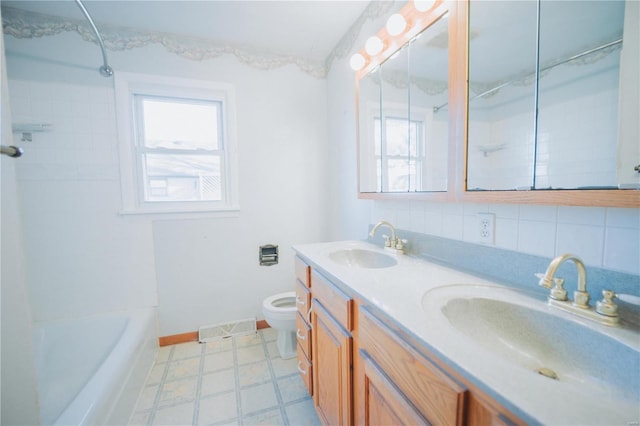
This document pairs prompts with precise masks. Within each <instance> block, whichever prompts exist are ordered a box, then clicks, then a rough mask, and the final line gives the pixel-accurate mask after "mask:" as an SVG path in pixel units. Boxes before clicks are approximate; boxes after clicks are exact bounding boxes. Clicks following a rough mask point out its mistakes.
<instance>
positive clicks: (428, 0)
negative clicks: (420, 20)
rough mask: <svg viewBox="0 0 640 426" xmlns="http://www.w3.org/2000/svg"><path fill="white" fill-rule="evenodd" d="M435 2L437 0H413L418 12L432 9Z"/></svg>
mask: <svg viewBox="0 0 640 426" xmlns="http://www.w3.org/2000/svg"><path fill="white" fill-rule="evenodd" d="M434 3H435V0H413V7H415V8H416V10H417V11H418V12H426V11H427V10H429V9H431V7H432V6H433V5H434Z"/></svg>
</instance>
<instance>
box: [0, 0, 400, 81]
mask: <svg viewBox="0 0 640 426" xmlns="http://www.w3.org/2000/svg"><path fill="white" fill-rule="evenodd" d="M393 3H394V2H393V1H380V0H374V1H371V2H370V3H369V5H368V6H367V7H366V8H365V10H364V11H363V13H362V14H361V15H360V16H359V17H358V19H356V21H355V22H354V23H353V25H352V26H351V27H350V28H349V30H347V32H346V33H345V35H344V36H343V37H342V38H341V39H340V41H339V42H338V44H337V45H336V46H335V47H334V49H333V50H332V51H331V53H330V54H329V55H328V56H327V58H326V59H325V60H324V61H318V60H314V59H311V58H305V57H302V56H299V55H293V54H282V53H277V52H274V51H269V50H266V49H263V48H257V47H255V46H240V45H232V44H229V43H222V42H219V41H216V40H213V39H206V38H198V37H191V36H183V35H179V34H173V33H167V32H160V31H146V30H138V29H135V28H130V27H118V26H113V25H106V24H100V25H99V28H100V33H101V35H102V38H103V41H104V45H105V47H106V49H107V50H111V51H124V50H131V49H136V48H140V47H144V46H147V45H150V44H159V45H162V46H163V47H164V48H165V49H166V50H167V51H168V52H170V53H173V54H176V55H178V56H180V57H182V58H185V59H189V60H193V61H204V60H207V59H213V58H217V57H219V56H221V55H224V54H228V55H233V56H235V57H236V59H237V60H238V61H240V62H241V63H243V64H245V65H248V66H250V67H253V68H257V69H260V70H271V69H274V68H280V67H283V66H285V65H289V64H293V65H296V66H297V67H298V69H300V71H302V72H304V73H306V74H309V75H311V76H313V77H315V78H318V79H322V78H326V76H327V74H328V72H329V70H330V69H331V66H332V64H333V62H334V60H336V59H341V58H344V57H346V56H347V55H348V54H349V53H350V52H351V50H352V48H353V45H354V43H355V41H356V39H357V38H358V36H359V34H360V31H361V30H362V27H363V26H364V24H365V23H366V22H367V21H368V20H371V19H376V18H378V17H380V16H382V15H384V14H386V12H387V11H388V10H389V9H390V8H391V5H392V4H393ZM2 27H3V31H4V34H6V35H11V36H13V37H15V38H21V39H30V38H39V37H46V36H53V35H56V34H60V33H62V32H76V33H78V34H79V35H80V36H81V37H82V39H83V40H85V41H88V42H92V43H96V44H97V43H98V41H97V39H96V37H95V34H94V33H93V30H92V28H91V27H90V26H89V25H88V24H87V22H86V21H84V20H81V19H74V18H65V17H59V16H53V15H47V14H41V13H36V12H30V11H25V10H21V9H16V8H12V7H6V6H2Z"/></svg>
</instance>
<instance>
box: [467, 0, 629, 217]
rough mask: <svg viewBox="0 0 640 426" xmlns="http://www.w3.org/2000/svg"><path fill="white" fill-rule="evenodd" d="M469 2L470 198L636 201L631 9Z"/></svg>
mask: <svg viewBox="0 0 640 426" xmlns="http://www.w3.org/2000/svg"><path fill="white" fill-rule="evenodd" d="M468 6H469V11H468V17H469V24H468V31H469V33H468V37H467V38H468V49H469V50H468V55H469V59H468V75H469V85H468V121H467V145H466V158H465V160H466V163H465V164H466V169H465V171H466V174H465V179H464V184H465V185H464V189H465V193H464V197H465V199H471V200H494V201H502V202H513V201H517V202H534V203H553V204H577V205H619V206H628V207H631V206H637V205H638V204H639V201H640V193H639V192H638V191H637V189H640V175H639V174H638V172H636V171H635V170H634V167H635V166H637V165H638V164H639V163H640V143H639V140H638V136H639V133H638V120H637V117H638V81H637V75H638V52H639V51H640V47H639V44H638V12H637V9H638V3H637V2H634V1H627V2H625V1H615V0H600V1H597V0H596V1H571V2H565V1H554V0H541V1H521V2H484V1H471V2H469V4H468ZM568 35H570V36H568ZM634 85H635V89H634V88H633V87H634ZM634 90H635V92H634ZM634 93H635V98H634V95H633V94H634ZM629 95H631V96H630V97H629V98H625V96H629ZM630 117H636V118H635V119H631V120H630ZM634 129H635V130H634ZM623 189H626V190H623ZM634 189H635V190H634Z"/></svg>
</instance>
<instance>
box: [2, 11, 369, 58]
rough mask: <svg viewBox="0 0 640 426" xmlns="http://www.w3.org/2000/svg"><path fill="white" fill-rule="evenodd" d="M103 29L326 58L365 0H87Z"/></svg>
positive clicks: (68, 13)
mask: <svg viewBox="0 0 640 426" xmlns="http://www.w3.org/2000/svg"><path fill="white" fill-rule="evenodd" d="M1 3H2V6H7V7H12V8H17V9H23V10H27V11H30V12H37V13H42V14H47V15H54V16H59V17H65V18H72V19H84V15H83V14H82V11H81V10H80V8H79V7H78V5H77V4H76V3H75V1H73V0H48V1H33V0H12V1H5V0H2V1H1ZM83 3H84V4H85V7H86V8H87V10H88V11H89V13H90V14H91V15H92V17H93V20H94V21H95V23H96V26H97V27H98V29H100V27H101V25H102V26H104V25H108V26H121V27H128V28H136V29H142V30H148V31H158V32H165V33H172V34H178V35H185V36H191V37H198V38H205V39H210V40H215V41H217V42H223V43H228V44H230V45H232V46H242V47H251V48H258V49H262V50H265V51H268V52H273V53H281V54H288V55H294V56H301V57H305V58H309V59H314V60H324V59H326V58H327V57H328V56H329V54H330V53H331V52H332V50H333V49H334V48H335V47H336V45H337V44H338V43H339V41H340V40H341V38H342V37H343V36H344V35H345V33H347V32H348V30H349V29H350V28H351V26H352V25H353V23H354V22H355V21H356V20H357V19H358V17H359V16H360V15H361V14H362V13H363V11H364V10H365V8H366V7H367V6H368V4H369V2H368V1H365V0H313V1H304V0H297V1H281V0H280V1H271V0H266V1H264V0H263V1H248V0H231V1H217V0H201V1H190V0H126V1H118V0H85V1H84V2H83Z"/></svg>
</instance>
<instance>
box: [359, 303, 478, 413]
mask: <svg viewBox="0 0 640 426" xmlns="http://www.w3.org/2000/svg"><path fill="white" fill-rule="evenodd" d="M358 321H359V324H358V333H359V334H358V336H359V338H360V349H361V350H362V351H366V353H368V354H369V356H370V357H371V358H372V359H373V360H375V363H376V364H377V365H378V366H379V368H380V369H381V370H382V371H384V374H385V375H386V376H387V377H389V379H390V380H391V381H392V382H393V383H394V385H395V386H396V387H397V389H398V390H399V391H400V392H402V394H403V395H404V396H405V397H406V399H407V400H408V401H411V402H412V404H414V405H415V407H416V408H417V410H418V412H419V413H420V414H421V415H423V416H424V417H425V418H426V419H427V420H428V421H429V423H431V424H438V425H460V424H462V421H463V410H464V405H465V398H466V397H467V389H466V388H465V387H464V386H462V385H460V384H459V383H457V382H456V381H454V380H453V379H451V378H450V377H449V376H447V375H446V374H445V373H444V372H443V371H442V370H440V369H439V368H438V367H437V366H436V365H434V364H433V363H432V362H431V361H430V360H429V359H428V358H426V357H425V356H424V355H422V354H420V353H418V352H417V351H416V350H415V349H413V348H412V347H411V346H410V345H409V344H407V343H406V342H404V341H403V340H402V339H401V338H400V337H398V336H397V335H396V334H395V333H394V332H393V331H391V330H389V329H388V328H387V327H386V326H385V325H384V324H383V323H382V322H380V321H379V320H378V319H376V318H375V317H373V316H372V315H371V313H369V312H368V311H367V310H363V309H361V310H360V313H359V315H358Z"/></svg>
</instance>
